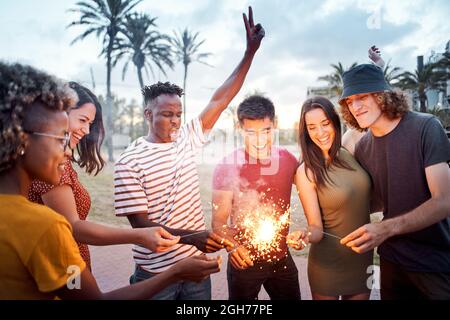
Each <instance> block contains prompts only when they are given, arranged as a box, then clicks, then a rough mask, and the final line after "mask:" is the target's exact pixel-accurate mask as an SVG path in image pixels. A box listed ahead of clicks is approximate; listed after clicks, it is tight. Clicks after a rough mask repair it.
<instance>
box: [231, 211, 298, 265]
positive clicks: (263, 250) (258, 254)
mask: <svg viewBox="0 0 450 320" xmlns="http://www.w3.org/2000/svg"><path fill="white" fill-rule="evenodd" d="M289 216H290V211H289V210H287V211H285V212H284V213H282V214H281V215H280V214H279V213H278V212H277V208H276V206H274V205H270V204H266V205H261V206H259V207H257V208H253V210H251V211H246V212H240V215H239V217H238V226H239V228H238V229H239V233H238V235H237V238H238V239H237V240H238V241H239V242H240V243H241V244H243V245H244V246H245V247H246V248H247V249H249V251H250V252H251V258H252V260H266V261H269V262H270V261H272V259H275V258H276V255H275V254H276V253H277V252H281V251H282V250H281V248H280V244H281V240H282V238H283V237H284V236H283V235H282V234H283V232H282V231H283V230H284V229H285V228H287V227H288V225H289Z"/></svg>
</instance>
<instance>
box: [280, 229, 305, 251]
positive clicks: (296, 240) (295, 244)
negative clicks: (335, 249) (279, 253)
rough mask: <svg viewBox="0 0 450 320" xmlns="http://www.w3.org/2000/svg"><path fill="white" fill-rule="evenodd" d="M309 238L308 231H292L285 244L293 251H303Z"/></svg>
mask: <svg viewBox="0 0 450 320" xmlns="http://www.w3.org/2000/svg"><path fill="white" fill-rule="evenodd" d="M310 236H311V232H310V231H308V230H298V231H294V232H291V233H290V234H289V235H288V236H287V237H286V243H287V245H288V246H290V247H292V248H294V249H295V250H303V249H304V248H305V247H306V246H307V245H308V244H309V242H310V241H309V237H310Z"/></svg>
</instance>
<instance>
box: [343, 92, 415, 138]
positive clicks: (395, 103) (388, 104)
mask: <svg viewBox="0 0 450 320" xmlns="http://www.w3.org/2000/svg"><path fill="white" fill-rule="evenodd" d="M369 94H371V95H373V96H374V98H375V101H377V103H378V105H379V107H380V109H381V112H382V113H383V114H384V115H386V117H387V118H388V119H398V118H400V117H402V116H403V115H404V114H405V113H407V112H408V111H409V110H411V108H410V106H409V103H408V99H407V97H406V95H405V94H404V93H403V92H402V91H399V90H395V91H385V92H375V93H369ZM339 104H340V106H341V108H340V109H341V110H340V111H341V115H342V118H343V119H344V121H345V123H346V124H347V125H348V126H349V127H352V128H354V129H356V130H358V131H366V130H367V128H361V127H360V126H359V124H358V121H356V119H355V117H354V116H353V115H352V113H351V112H350V110H349V108H348V105H347V103H346V102H345V99H342V100H341V101H339Z"/></svg>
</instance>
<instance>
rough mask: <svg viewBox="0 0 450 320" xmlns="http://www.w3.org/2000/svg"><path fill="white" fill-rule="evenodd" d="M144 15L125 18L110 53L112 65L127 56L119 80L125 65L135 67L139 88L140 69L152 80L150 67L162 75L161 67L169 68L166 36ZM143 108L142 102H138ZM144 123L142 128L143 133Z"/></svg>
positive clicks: (169, 52) (169, 57)
mask: <svg viewBox="0 0 450 320" xmlns="http://www.w3.org/2000/svg"><path fill="white" fill-rule="evenodd" d="M156 19H157V18H151V17H150V16H149V15H147V14H145V13H141V14H138V13H133V14H129V15H126V17H125V21H124V23H123V25H122V26H121V32H120V34H119V35H118V36H117V37H116V41H115V43H114V48H113V51H114V52H116V55H115V57H114V61H113V66H115V65H116V63H117V62H118V61H119V60H120V59H121V58H123V57H127V58H128V59H127V61H126V62H125V64H124V66H123V70H122V80H123V79H124V78H125V74H126V72H127V69H128V65H129V62H130V61H131V62H133V64H134V66H135V67H136V71H137V76H138V80H139V85H140V88H143V87H144V80H143V77H142V70H145V72H146V74H147V77H148V75H149V71H150V73H151V74H152V76H153V78H155V73H154V70H153V67H152V65H155V66H156V67H157V68H158V69H159V70H160V71H161V72H162V73H163V74H164V75H165V76H166V75H167V74H166V71H165V67H169V68H171V69H173V61H172V57H171V47H170V44H169V37H168V36H166V35H163V34H160V33H159V32H158V31H157V30H155V29H153V28H154V27H156V24H155V20H156ZM142 105H143V108H145V104H144V102H143V103H142ZM145 127H146V125H145V121H143V123H142V128H143V130H144V132H145V129H146V128H145Z"/></svg>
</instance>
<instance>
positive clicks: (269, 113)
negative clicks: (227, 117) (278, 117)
mask: <svg viewBox="0 0 450 320" xmlns="http://www.w3.org/2000/svg"><path fill="white" fill-rule="evenodd" d="M237 116H238V119H239V122H240V123H241V124H242V123H243V121H244V119H249V120H261V119H265V118H269V119H270V120H271V121H274V119H275V107H274V105H273V103H272V101H270V99H268V98H266V97H263V96H260V95H252V96H250V97H248V98H246V99H244V101H242V102H241V103H240V104H239V106H238V109H237Z"/></svg>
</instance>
